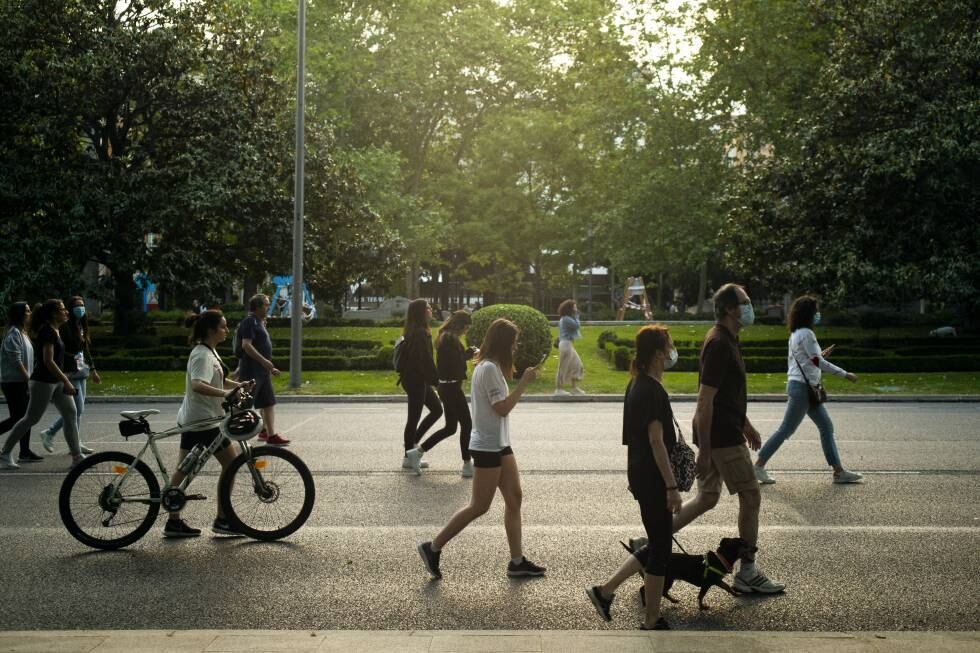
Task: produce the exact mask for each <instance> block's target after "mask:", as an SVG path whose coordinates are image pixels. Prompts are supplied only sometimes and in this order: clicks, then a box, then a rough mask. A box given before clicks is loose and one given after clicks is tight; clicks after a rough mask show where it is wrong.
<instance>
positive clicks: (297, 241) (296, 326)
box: [289, 0, 306, 388]
mask: <svg viewBox="0 0 980 653" xmlns="http://www.w3.org/2000/svg"><path fill="white" fill-rule="evenodd" d="M297 22H298V26H297V34H296V180H295V184H296V187H295V195H294V198H293V207H294V210H293V298H292V301H290V303H289V307H290V311H289V312H290V318H291V322H290V326H291V327H292V328H291V330H290V341H289V387H291V388H298V387H300V386H301V385H302V384H303V185H304V179H303V175H304V172H303V163H304V159H305V158H306V144H305V141H306V139H305V127H304V119H303V111H304V109H305V105H306V101H305V100H306V93H305V86H306V84H305V81H306V62H305V55H306V0H299V12H298V17H297Z"/></svg>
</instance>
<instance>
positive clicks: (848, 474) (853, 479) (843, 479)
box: [834, 469, 864, 483]
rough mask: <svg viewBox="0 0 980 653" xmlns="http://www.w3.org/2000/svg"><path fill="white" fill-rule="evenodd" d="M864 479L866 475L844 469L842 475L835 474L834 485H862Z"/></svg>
mask: <svg viewBox="0 0 980 653" xmlns="http://www.w3.org/2000/svg"><path fill="white" fill-rule="evenodd" d="M863 478H864V474H858V473H857V472H852V471H850V470H847V469H842V470H841V471H840V474H834V483H860V482H861V480H862V479H863Z"/></svg>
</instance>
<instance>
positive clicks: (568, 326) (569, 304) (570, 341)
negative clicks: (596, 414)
mask: <svg viewBox="0 0 980 653" xmlns="http://www.w3.org/2000/svg"><path fill="white" fill-rule="evenodd" d="M558 316H559V318H558V371H557V372H556V373H555V394H556V395H568V394H574V395H584V394H585V391H584V390H582V388H580V387H578V382H579V381H581V380H582V378H583V377H584V376H585V367H584V366H583V365H582V358H581V357H580V356H579V355H578V352H577V351H575V345H574V342H575V341H576V340H578V339H579V338H581V337H582V329H581V326H580V324H579V321H578V307H577V306H576V304H575V300H574V299H566V300H565V301H563V302H562V303H561V305H560V306H559V307H558ZM564 385H571V386H572V390H571V392H569V391H568V390H565V389H564V388H563V387H562V386H564Z"/></svg>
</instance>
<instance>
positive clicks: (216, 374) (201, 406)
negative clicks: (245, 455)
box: [163, 309, 255, 537]
mask: <svg viewBox="0 0 980 653" xmlns="http://www.w3.org/2000/svg"><path fill="white" fill-rule="evenodd" d="M185 324H186V326H188V327H190V328H192V329H193V331H192V333H191V342H192V343H193V344H194V348H193V349H191V355H190V356H189V357H188V359H187V375H186V383H185V385H184V401H183V402H182V403H181V404H180V408H179V409H178V410H177V424H178V425H179V426H186V427H187V430H186V431H184V432H183V433H181V434H180V450H179V452H178V454H177V469H175V470H174V473H173V476H171V478H170V485H171V486H177V485H180V484H181V483H182V482H183V480H184V479H185V478H186V477H187V474H185V473H184V472H182V471H181V470H180V463H181V461H183V460H184V458H185V457H187V454H188V453H190V451H191V450H192V449H194V447H195V446H196V445H200V446H201V447H204V448H207V447H210V446H211V445H212V444H213V443H214V441H215V439H217V438H221V437H223V436H222V435H221V429H220V428H219V427H217V426H209V427H208V428H205V429H202V430H195V429H194V426H195V425H199V424H200V423H201V422H202V421H205V420H208V419H211V418H213V417H220V416H222V415H224V414H225V411H224V408H222V405H221V404H222V402H223V401H224V399H225V397H226V396H227V395H228V393H229V392H230V391H231V390H234V389H235V388H239V387H241V386H245V385H248V386H252V385H254V383H255V382H254V381H245V382H244V383H235V382H234V381H229V380H228V378H227V377H228V368H227V367H225V364H224V362H222V360H221V357H220V356H218V352H217V351H215V348H216V347H217V346H218V345H219V344H221V343H222V342H224V341H225V338H227V337H228V322H226V321H225V316H224V315H223V314H222V313H221V311H218V310H213V309H209V310H206V311H204V312H203V313H201V314H200V315H191V316H190V317H189V318H187V321H186V322H185ZM198 428H199V429H200V427H198ZM238 453H239V449H238V446H237V445H236V444H234V443H233V442H231V441H230V440H226V441H225V444H224V446H222V447H219V448H218V450H217V451H215V452H214V457H215V458H217V459H218V462H219V463H221V469H222V471H224V469H225V468H227V467H228V465H229V464H230V463H231V462H232V461H233V460H234V459H235V457H236V456H237V455H238ZM211 532H213V533H214V534H216V535H240V533H239V532H238V531H236V530H235V528H234V527H233V526H232V525H231V524H230V523H229V522H228V520H227V519H226V518H225V516H224V515H223V514H222V512H221V505H220V504H219V505H218V516H217V517H216V518H215V520H214V523H213V524H212V525H211ZM200 534H201V529H199V528H194V527H193V526H189V525H188V524H187V523H186V522H185V521H184V520H183V519H182V518H181V513H180V512H179V511H177V512H172V513H170V517H169V519H167V523H166V525H165V526H164V527H163V536H164V537H197V536H199V535H200Z"/></svg>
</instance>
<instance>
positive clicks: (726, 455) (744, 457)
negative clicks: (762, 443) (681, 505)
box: [698, 444, 759, 494]
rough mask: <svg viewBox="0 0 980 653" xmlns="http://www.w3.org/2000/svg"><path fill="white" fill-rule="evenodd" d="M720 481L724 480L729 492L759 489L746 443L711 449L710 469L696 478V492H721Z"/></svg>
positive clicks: (735, 492)
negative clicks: (704, 474)
mask: <svg viewBox="0 0 980 653" xmlns="http://www.w3.org/2000/svg"><path fill="white" fill-rule="evenodd" d="M722 481H725V487H727V488H728V493H729V494H737V493H739V492H748V491H750V490H758V489H759V481H758V479H756V477H755V470H754V469H752V456H751V455H749V448H748V447H747V446H746V445H744V444H740V445H738V446H736V447H724V448H722V449H712V450H711V471H710V472H708V475H707V476H705V477H704V478H699V479H698V492H703V493H705V494H721V482H722Z"/></svg>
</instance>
